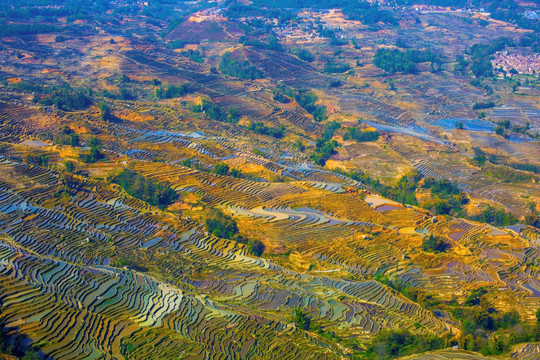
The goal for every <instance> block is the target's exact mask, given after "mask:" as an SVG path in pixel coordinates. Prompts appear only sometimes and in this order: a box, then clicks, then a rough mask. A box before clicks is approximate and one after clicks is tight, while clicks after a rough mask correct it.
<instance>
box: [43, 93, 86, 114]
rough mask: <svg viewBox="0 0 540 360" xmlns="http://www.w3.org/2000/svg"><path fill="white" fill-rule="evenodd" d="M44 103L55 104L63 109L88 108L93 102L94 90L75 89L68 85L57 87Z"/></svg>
mask: <svg viewBox="0 0 540 360" xmlns="http://www.w3.org/2000/svg"><path fill="white" fill-rule="evenodd" d="M42 103H43V104H44V105H54V106H56V107H57V108H58V109H60V110H63V111H72V110H82V109H86V108H87V107H88V106H90V105H91V104H92V90H91V89H82V90H73V89H71V88H68V87H64V88H60V89H56V90H53V91H52V92H51V94H50V96H49V97H48V98H46V99H44V100H43V101H42Z"/></svg>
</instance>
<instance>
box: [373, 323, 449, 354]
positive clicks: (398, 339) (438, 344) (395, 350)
mask: <svg viewBox="0 0 540 360" xmlns="http://www.w3.org/2000/svg"><path fill="white" fill-rule="evenodd" d="M445 346H447V343H446V339H445V338H443V337H440V336H434V335H417V334H412V333H411V332H410V331H409V330H407V329H402V330H392V329H384V330H381V332H379V333H378V334H377V335H376V336H375V337H374V338H373V341H372V342H371V344H370V345H369V347H368V348H367V351H366V353H365V356H364V357H365V358H367V359H390V358H397V357H402V356H407V355H412V354H417V353H422V352H426V351H432V350H438V349H442V348H444V347H445Z"/></svg>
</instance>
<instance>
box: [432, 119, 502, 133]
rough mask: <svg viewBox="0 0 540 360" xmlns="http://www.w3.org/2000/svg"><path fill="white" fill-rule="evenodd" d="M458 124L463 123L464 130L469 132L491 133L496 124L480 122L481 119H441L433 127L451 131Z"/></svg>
mask: <svg viewBox="0 0 540 360" xmlns="http://www.w3.org/2000/svg"><path fill="white" fill-rule="evenodd" d="M457 122H462V123H463V128H464V129H465V130H469V131H486V132H489V131H493V130H494V129H495V125H494V124H492V123H490V122H489V121H486V120H480V119H456V118H448V119H440V120H437V121H435V122H433V125H436V126H440V127H442V128H443V129H445V130H451V129H455V128H456V123H457Z"/></svg>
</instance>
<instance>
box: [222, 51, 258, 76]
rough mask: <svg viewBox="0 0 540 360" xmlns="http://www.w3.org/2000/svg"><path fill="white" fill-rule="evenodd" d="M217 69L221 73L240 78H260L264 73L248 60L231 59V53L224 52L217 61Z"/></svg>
mask: <svg viewBox="0 0 540 360" xmlns="http://www.w3.org/2000/svg"><path fill="white" fill-rule="evenodd" d="M219 71H221V72H222V73H223V74H227V75H230V76H235V77H238V78H240V79H250V80H254V79H261V78H263V77H264V74H263V72H262V71H261V70H259V69H257V68H256V67H255V66H253V65H251V64H250V63H249V62H248V61H245V60H244V61H238V60H236V59H233V57H232V55H231V53H226V54H224V55H223V57H222V58H221V61H220V63H219Z"/></svg>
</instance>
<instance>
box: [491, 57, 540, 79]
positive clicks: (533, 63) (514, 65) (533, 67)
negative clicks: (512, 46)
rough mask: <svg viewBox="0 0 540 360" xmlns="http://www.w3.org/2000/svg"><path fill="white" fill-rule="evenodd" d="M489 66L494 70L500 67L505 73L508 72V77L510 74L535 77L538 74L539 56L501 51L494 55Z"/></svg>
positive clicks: (539, 69)
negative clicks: (532, 75)
mask: <svg viewBox="0 0 540 360" xmlns="http://www.w3.org/2000/svg"><path fill="white" fill-rule="evenodd" d="M491 64H492V65H493V67H494V68H496V69H500V68H501V67H502V68H503V69H504V70H505V71H507V72H510V75H511V74H512V72H514V73H515V72H517V73H519V74H534V75H537V74H538V73H539V72H540V54H537V53H535V54H530V55H522V54H510V53H508V51H501V52H498V53H496V54H495V57H494V59H493V60H491ZM512 69H514V71H512Z"/></svg>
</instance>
